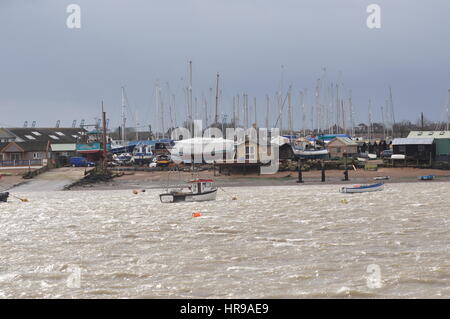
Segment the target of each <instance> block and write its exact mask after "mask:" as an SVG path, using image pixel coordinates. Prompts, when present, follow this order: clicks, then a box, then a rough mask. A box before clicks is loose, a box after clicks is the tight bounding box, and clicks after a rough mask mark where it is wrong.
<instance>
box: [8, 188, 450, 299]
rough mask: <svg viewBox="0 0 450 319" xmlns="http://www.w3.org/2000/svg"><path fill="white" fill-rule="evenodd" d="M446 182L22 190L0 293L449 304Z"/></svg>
mask: <svg viewBox="0 0 450 319" xmlns="http://www.w3.org/2000/svg"><path fill="white" fill-rule="evenodd" d="M449 188H450V184H448V183H434V182H432V183H416V184H414V183H408V184H389V185H387V186H386V188H385V190H384V191H382V192H376V193H366V194H353V195H348V194H347V195H345V194H340V193H338V189H339V186H307V185H301V186H294V187H249V188H229V189H227V192H228V193H229V194H237V196H238V200H237V201H232V200H230V196H229V195H227V194H225V193H223V192H220V191H219V192H220V193H219V195H218V200H217V201H215V202H205V203H184V204H161V203H160V202H159V199H158V197H157V194H158V193H159V192H158V191H156V190H152V191H147V192H146V193H141V194H138V195H134V194H132V192H131V191H88V192H84V191H80V192H33V193H32V192H30V193H21V194H17V195H20V196H23V197H27V198H28V199H29V200H30V201H29V202H28V203H22V202H20V201H18V200H14V199H11V202H10V203H7V204H2V205H0V297H3V298H40V297H50V298H71V297H74V298H99V297H106V298H116V297H124V298H140V297H144V298H175V297H181V298H184V297H187V298H190V297H193V298H316V297H320V298H328V297H331V298H333V297H362V298H365V297H370V298H385V297H401V298H405V297H406V298H409V297H424V298H436V297H437V298H449V297H450V249H449V248H450V231H449V216H450V209H449V207H450V196H448V194H449ZM342 199H347V200H348V203H347V204H345V203H342V202H341V200H342ZM195 211H201V212H202V216H201V217H199V218H192V217H191V215H192V213H193V212H195ZM374 264H375V265H377V267H379V269H380V271H381V273H380V279H381V287H380V288H374V287H373V286H370V285H368V284H367V278H368V277H370V276H371V275H370V274H369V273H368V272H367V267H368V266H369V265H374ZM76 267H79V271H80V274H81V277H80V281H79V288H78V284H75V286H74V284H70V283H69V284H68V282H72V281H71V280H73V278H74V276H75V275H74V273H76V270H75V271H74V270H73V269H77V268H76ZM75 277H76V276H75ZM71 287H72V288H71Z"/></svg>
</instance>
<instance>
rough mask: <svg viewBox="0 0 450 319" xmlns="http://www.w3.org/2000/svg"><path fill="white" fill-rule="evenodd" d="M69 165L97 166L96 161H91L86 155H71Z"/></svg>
mask: <svg viewBox="0 0 450 319" xmlns="http://www.w3.org/2000/svg"><path fill="white" fill-rule="evenodd" d="M69 165H70V166H72V167H86V166H87V167H91V166H95V162H90V161H88V160H87V159H85V158H84V157H71V158H70V160H69Z"/></svg>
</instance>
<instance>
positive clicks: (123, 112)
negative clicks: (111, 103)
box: [120, 86, 126, 146]
mask: <svg viewBox="0 0 450 319" xmlns="http://www.w3.org/2000/svg"><path fill="white" fill-rule="evenodd" d="M121 117H122V128H121V134H120V135H121V137H122V146H125V140H126V137H125V122H126V119H125V88H124V87H123V86H122V115H121Z"/></svg>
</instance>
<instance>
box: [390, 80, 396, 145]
mask: <svg viewBox="0 0 450 319" xmlns="http://www.w3.org/2000/svg"><path fill="white" fill-rule="evenodd" d="M389 101H390V104H391V117H392V138H394V137H395V135H394V126H395V113H394V101H393V98H392V89H391V87H389Z"/></svg>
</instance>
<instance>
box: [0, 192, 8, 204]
mask: <svg viewBox="0 0 450 319" xmlns="http://www.w3.org/2000/svg"><path fill="white" fill-rule="evenodd" d="M8 197H9V193H8V192H3V193H0V202H4V203H6V202H7V201H8Z"/></svg>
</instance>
